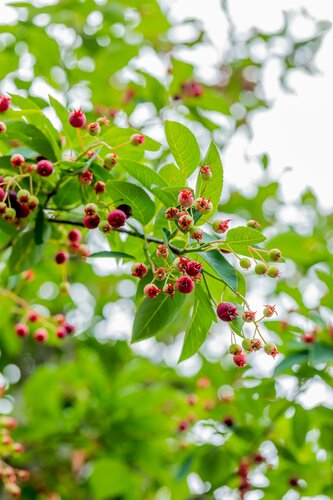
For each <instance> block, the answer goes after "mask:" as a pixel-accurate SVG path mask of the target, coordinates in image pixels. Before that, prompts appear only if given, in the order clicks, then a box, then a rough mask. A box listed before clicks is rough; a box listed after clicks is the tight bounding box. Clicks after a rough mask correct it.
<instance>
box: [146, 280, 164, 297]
mask: <svg viewBox="0 0 333 500" xmlns="http://www.w3.org/2000/svg"><path fill="white" fill-rule="evenodd" d="M160 291H161V290H160V289H159V288H157V286H156V285H154V283H149V284H148V285H146V286H145V287H144V289H143V293H144V294H145V296H146V297H148V299H154V298H155V297H157V295H158V294H159V293H160Z"/></svg>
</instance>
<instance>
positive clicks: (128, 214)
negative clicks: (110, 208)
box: [116, 203, 133, 219]
mask: <svg viewBox="0 0 333 500" xmlns="http://www.w3.org/2000/svg"><path fill="white" fill-rule="evenodd" d="M116 208H117V210H121V211H122V212H124V214H125V215H126V219H129V218H130V217H132V214H133V211H132V207H130V206H129V205H126V203H123V204H122V205H118V207H116Z"/></svg>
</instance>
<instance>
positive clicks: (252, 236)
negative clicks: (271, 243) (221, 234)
mask: <svg viewBox="0 0 333 500" xmlns="http://www.w3.org/2000/svg"><path fill="white" fill-rule="evenodd" d="M265 240H266V237H265V236H264V235H263V234H262V233H260V231H257V230H256V229H252V228H251V227H246V226H242V227H235V228H234V229H229V231H228V232H227V238H226V241H227V243H228V244H229V245H230V246H231V248H232V249H233V250H234V249H237V248H239V247H244V246H245V247H248V246H253V245H257V244H258V243H262V242H263V241H265Z"/></svg>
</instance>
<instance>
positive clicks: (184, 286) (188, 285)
mask: <svg viewBox="0 0 333 500" xmlns="http://www.w3.org/2000/svg"><path fill="white" fill-rule="evenodd" d="M176 287H177V289H178V291H179V292H180V293H186V294H187V293H191V292H192V291H193V289H194V283H193V280H191V278H189V277H188V276H182V277H181V278H178V279H177V281H176Z"/></svg>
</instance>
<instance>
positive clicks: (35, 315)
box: [27, 311, 39, 323]
mask: <svg viewBox="0 0 333 500" xmlns="http://www.w3.org/2000/svg"><path fill="white" fill-rule="evenodd" d="M38 318H39V315H38V313H36V311H30V312H29V313H28V315H27V320H28V321H30V323H36V322H37V321H38Z"/></svg>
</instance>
